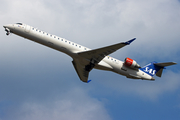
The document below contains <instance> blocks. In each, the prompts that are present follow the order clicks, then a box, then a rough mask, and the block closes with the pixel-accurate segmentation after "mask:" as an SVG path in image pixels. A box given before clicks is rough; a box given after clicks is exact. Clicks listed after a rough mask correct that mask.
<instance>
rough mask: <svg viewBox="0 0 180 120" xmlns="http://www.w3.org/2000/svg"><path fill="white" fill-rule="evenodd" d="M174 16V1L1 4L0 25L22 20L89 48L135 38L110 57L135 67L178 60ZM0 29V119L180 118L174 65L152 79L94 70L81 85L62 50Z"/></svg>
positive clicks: (178, 8) (179, 11)
mask: <svg viewBox="0 0 180 120" xmlns="http://www.w3.org/2000/svg"><path fill="white" fill-rule="evenodd" d="M179 16H180V2H179V1H178V0H151V1H145V0H136V1H134V0H111V1H107V0H91V1H88V0H69V1H63V0H51V1H47V0H26V1H23V0H14V1H11V0H1V4H0V21H1V26H3V25H4V24H9V23H17V22H23V23H26V24H29V25H31V26H33V27H37V28H38V29H40V30H43V31H46V32H48V33H51V34H54V35H57V36H60V37H63V38H66V39H68V40H70V41H73V42H76V43H78V44H81V45H83V46H86V47H89V48H92V49H93V48H99V47H104V46H107V45H111V44H115V43H119V42H122V41H127V40H129V39H132V38H134V37H136V38H137V40H136V41H134V42H133V43H132V44H131V45H130V46H127V47H125V48H123V49H121V50H119V51H117V52H115V53H113V54H112V55H111V56H112V57H115V58H117V59H120V60H124V58H125V57H130V58H132V59H134V60H136V61H137V62H138V63H139V64H140V65H141V66H143V65H146V64H148V63H149V62H152V61H157V62H168V61H174V62H177V63H178V62H179V60H180V57H179V52H180V49H179V44H180V34H179V31H180V22H179V21H180V17H179ZM0 33H1V34H0V37H1V44H0V77H1V79H0V96H1V97H0V120H12V119H13V120H24V119H26V120H28V119H31V120H32V119H34V120H36V119H37V120H39V119H44V120H49V119H52V120H56V119H66V120H72V119H77V120H81V119H83V120H92V119H103V120H111V119H118V120H119V119H132V118H133V119H140V120H141V119H170V118H172V117H173V118H174V119H175V120H176V119H178V118H180V114H179V113H180V102H179V101H180V94H179V92H180V89H179V87H180V80H179V77H180V70H179V67H180V66H179V65H176V66H171V67H168V68H167V69H166V70H164V74H163V76H162V78H158V77H155V78H156V81H155V82H151V81H141V80H131V79H127V78H125V77H123V76H120V75H118V74H115V73H112V72H107V71H99V70H93V71H92V72H91V73H90V76H89V79H92V82H90V83H89V84H84V83H82V82H81V81H80V80H79V78H78V76H77V74H76V72H75V70H74V68H73V65H72V63H71V61H72V59H71V58H70V57H68V56H67V55H65V54H63V53H60V52H57V51H55V50H52V49H50V48H47V47H44V46H42V45H39V44H37V43H34V42H31V41H29V40H27V39H24V38H21V37H18V36H15V35H13V34H12V35H10V36H8V37H7V36H6V35H5V31H4V28H3V27H2V29H0ZM138 111H139V112H138ZM140 113H141V114H140ZM129 114H130V115H129ZM142 114H143V115H142Z"/></svg>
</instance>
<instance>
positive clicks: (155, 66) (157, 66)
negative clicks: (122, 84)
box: [140, 62, 177, 77]
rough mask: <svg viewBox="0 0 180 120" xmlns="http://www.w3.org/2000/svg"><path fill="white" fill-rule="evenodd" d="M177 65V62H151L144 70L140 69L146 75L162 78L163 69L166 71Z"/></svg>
mask: <svg viewBox="0 0 180 120" xmlns="http://www.w3.org/2000/svg"><path fill="white" fill-rule="evenodd" d="M174 64H177V63H175V62H165V63H157V62H151V63H149V64H148V65H146V66H144V67H143V68H140V70H142V71H144V72H145V73H147V74H149V75H150V76H154V75H155V74H156V76H158V77H161V75H162V72H163V69H166V66H170V65H174Z"/></svg>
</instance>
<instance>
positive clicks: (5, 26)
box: [3, 24, 13, 29]
mask: <svg viewBox="0 0 180 120" xmlns="http://www.w3.org/2000/svg"><path fill="white" fill-rule="evenodd" d="M3 27H4V28H10V29H12V28H13V25H12V24H7V25H3Z"/></svg>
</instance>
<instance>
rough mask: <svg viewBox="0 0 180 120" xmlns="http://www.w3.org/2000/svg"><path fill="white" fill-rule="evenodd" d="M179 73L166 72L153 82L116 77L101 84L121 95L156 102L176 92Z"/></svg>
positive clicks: (179, 83)
mask: <svg viewBox="0 0 180 120" xmlns="http://www.w3.org/2000/svg"><path fill="white" fill-rule="evenodd" d="M179 73H180V72H178V73H174V72H172V71H169V70H167V71H165V72H164V74H163V76H162V78H158V77H155V78H156V80H155V81H147V80H133V79H127V78H125V77H120V76H118V75H117V77H114V78H113V82H112V80H108V78H107V80H106V81H104V82H103V84H104V85H105V86H106V87H108V88H110V89H114V90H115V91H116V93H120V94H122V95H125V94H127V95H128V96H129V95H130V96H139V97H141V98H143V99H145V100H148V101H156V100H158V99H160V98H161V96H163V95H164V94H167V93H168V94H169V93H171V92H173V91H176V90H178V88H179V87H180V81H179V77H180V75H179ZM109 79H110V78H109ZM116 93H115V94H116Z"/></svg>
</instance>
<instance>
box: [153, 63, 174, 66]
mask: <svg viewBox="0 0 180 120" xmlns="http://www.w3.org/2000/svg"><path fill="white" fill-rule="evenodd" d="M174 64H177V63H175V62H166V63H154V65H157V66H160V67H166V66H170V65H174Z"/></svg>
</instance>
